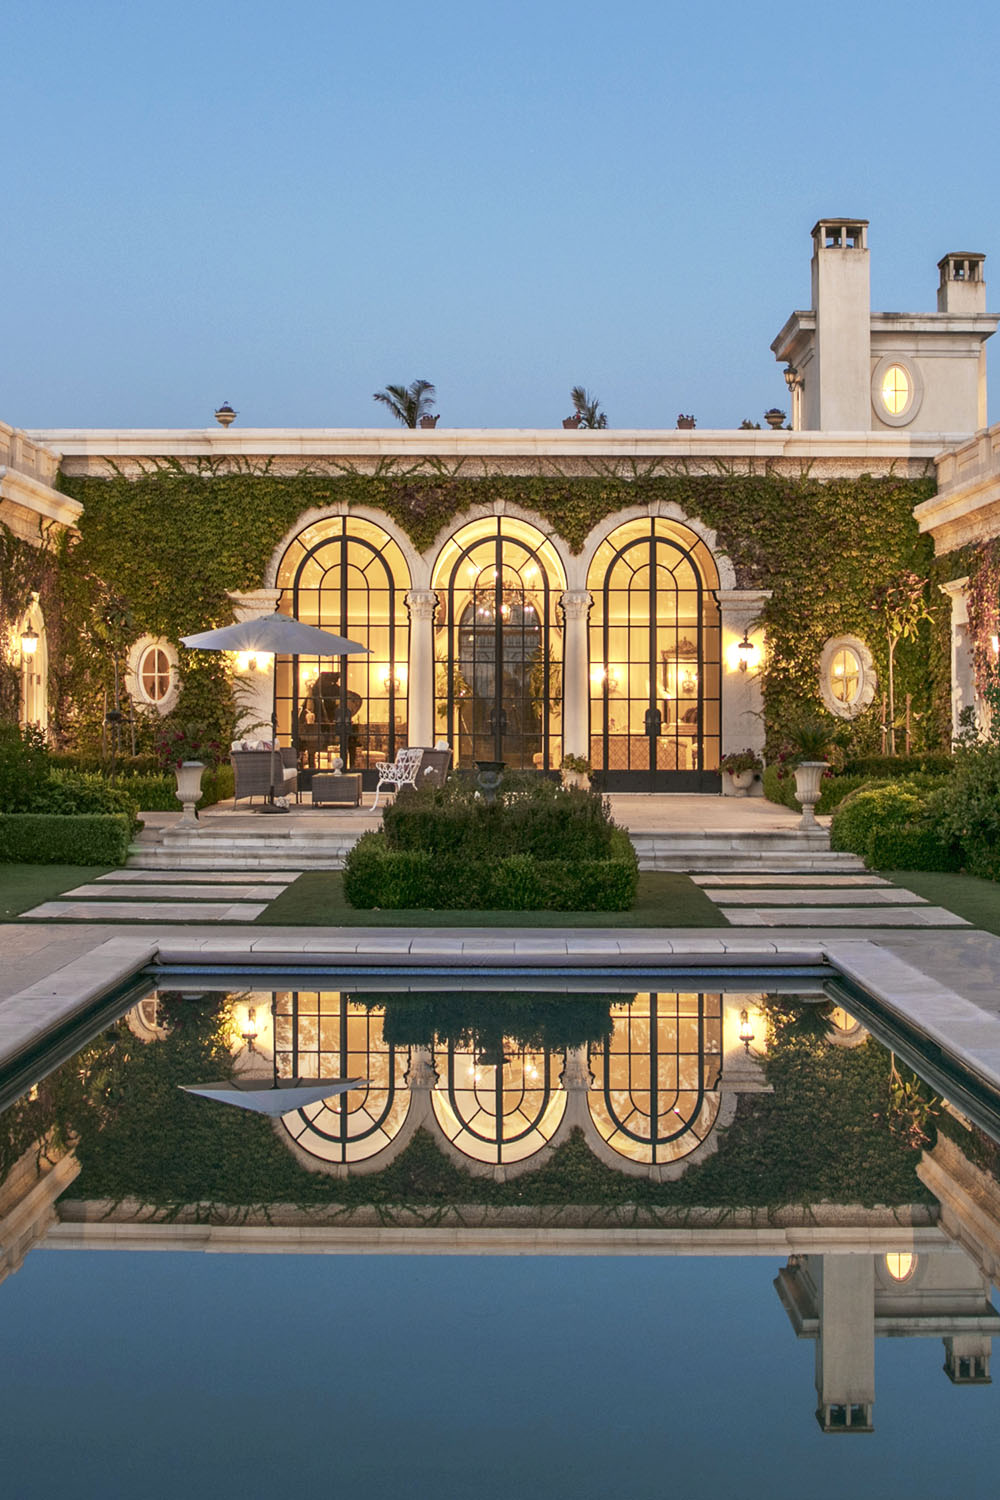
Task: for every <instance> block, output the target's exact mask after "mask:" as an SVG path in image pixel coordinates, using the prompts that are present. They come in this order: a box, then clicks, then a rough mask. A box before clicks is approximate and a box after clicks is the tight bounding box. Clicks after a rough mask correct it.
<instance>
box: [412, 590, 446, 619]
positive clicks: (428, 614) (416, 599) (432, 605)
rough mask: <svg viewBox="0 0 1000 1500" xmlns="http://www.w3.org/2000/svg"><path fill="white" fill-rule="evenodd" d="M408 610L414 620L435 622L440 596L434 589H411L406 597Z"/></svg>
mask: <svg viewBox="0 0 1000 1500" xmlns="http://www.w3.org/2000/svg"><path fill="white" fill-rule="evenodd" d="M406 604H407V608H408V609H409V611H410V618H411V619H413V620H433V618H434V611H435V610H436V609H437V604H438V596H437V594H436V593H435V592H434V590H433V589H409V590H408V591H407V595H406Z"/></svg>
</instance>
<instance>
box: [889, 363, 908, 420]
mask: <svg viewBox="0 0 1000 1500" xmlns="http://www.w3.org/2000/svg"><path fill="white" fill-rule="evenodd" d="M909 400H910V377H909V375H908V374H907V373H906V371H905V370H904V369H903V366H902V365H890V366H889V368H888V370H886V372H885V374H884V375H883V376H882V404H883V406H884V407H885V409H886V411H887V412H888V413H889V415H890V416H891V417H898V416H901V415H902V413H903V412H904V411H905V410H906V407H907V405H908V404H909Z"/></svg>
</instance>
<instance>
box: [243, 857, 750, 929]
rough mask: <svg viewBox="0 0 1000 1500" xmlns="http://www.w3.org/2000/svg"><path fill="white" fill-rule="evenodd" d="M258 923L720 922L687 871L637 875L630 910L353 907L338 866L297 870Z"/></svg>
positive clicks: (675, 924)
mask: <svg viewBox="0 0 1000 1500" xmlns="http://www.w3.org/2000/svg"><path fill="white" fill-rule="evenodd" d="M257 921H258V922H259V923H263V924H265V925H267V926H270V927H287V926H301V927H549V928H551V927H726V926H728V923H727V922H726V921H725V919H724V918H723V917H722V915H721V913H720V912H719V909H718V907H717V906H715V904H714V903H713V902H712V901H710V900H709V898H708V897H707V896H706V895H705V892H704V891H703V890H701V889H700V887H698V886H696V885H695V884H694V882H693V881H692V880H690V879H689V878H688V876H687V875H677V874H673V873H668V872H662V873H661V872H657V873H654V874H648V875H640V876H639V889H638V893H637V895H636V901H635V905H634V906H633V908H632V910H631V911H451V910H448V911H427V910H416V911H379V910H374V911H359V910H357V909H356V908H355V907H353V906H348V904H347V902H346V901H345V900H344V882H343V877H342V876H341V874H340V872H339V871H335V870H316V871H310V872H309V873H307V874H305V875H300V876H299V878H298V879H297V880H296V881H294V882H293V883H292V884H291V885H290V886H289V887H288V889H287V890H285V891H283V892H282V894H281V895H280V896H279V897H278V898H277V900H275V901H272V902H271V905H270V906H269V907H268V908H267V910H266V911H265V912H263V913H262V915H261V916H259V917H258V918H257Z"/></svg>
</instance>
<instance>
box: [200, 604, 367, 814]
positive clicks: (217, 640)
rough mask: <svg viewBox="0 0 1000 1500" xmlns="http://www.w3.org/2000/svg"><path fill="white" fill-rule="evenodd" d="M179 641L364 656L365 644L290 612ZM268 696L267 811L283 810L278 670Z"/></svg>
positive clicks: (280, 652) (213, 647)
mask: <svg viewBox="0 0 1000 1500" xmlns="http://www.w3.org/2000/svg"><path fill="white" fill-rule="evenodd" d="M181 641H182V642H183V644H184V645H185V646H188V647H189V648H190V649H191V650H193V651H248V652H258V651H259V652H260V653H261V654H265V653H266V654H267V655H270V656H356V655H358V654H362V653H363V654H364V655H366V656H367V654H368V647H367V646H362V645H360V644H359V643H358V642H357V641H349V640H347V638H346V637H345V636H342V635H334V634H332V632H331V631H329V630H320V629H319V628H318V627H317V626H316V625H304V624H303V623H302V621H301V620H295V619H293V618H292V616H291V615H283V614H279V613H278V612H277V611H275V613H274V614H273V615H260V616H258V617H257V618H256V619H253V620H240V621H239V623H238V624H236V625H222V626H220V628H219V629H218V630H203V631H202V632H201V633H200V634H199V635H182V636H181ZM272 681H273V692H272V700H271V790H270V792H269V794H268V799H267V804H266V806H267V810H268V811H269V812H278V811H281V812H284V811H285V810H286V809H284V808H281V809H279V808H277V807H276V805H275V801H274V784H275V756H276V755H277V753H278V752H277V748H276V747H277V743H278V673H277V670H275V671H274V673H273V676H272Z"/></svg>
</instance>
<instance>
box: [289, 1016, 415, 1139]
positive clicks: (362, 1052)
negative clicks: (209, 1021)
mask: <svg viewBox="0 0 1000 1500" xmlns="http://www.w3.org/2000/svg"><path fill="white" fill-rule="evenodd" d="M382 1014H383V1013H382V1011H381V1010H372V1011H369V1010H368V1009H367V1008H366V1007H365V1006H364V1005H357V1004H355V1003H354V1002H353V1001H351V1000H350V999H348V997H347V996H346V995H343V994H340V993H338V992H337V991H323V992H321V993H318V994H317V993H315V992H308V993H307V992H305V991H301V990H298V991H292V992H286V993H282V994H278V995H276V996H275V1017H274V1036H275V1062H276V1066H277V1070H278V1076H279V1077H280V1078H294V1077H298V1078H365V1079H367V1080H368V1082H367V1083H366V1084H364V1085H363V1086H362V1087H360V1088H357V1089H352V1090H351V1091H350V1093H347V1094H341V1095H338V1096H335V1097H334V1098H332V1099H327V1100H322V1101H321V1102H320V1103H318V1104H309V1105H306V1107H305V1108H304V1109H300V1110H296V1112H295V1113H294V1114H292V1115H286V1116H284V1126H285V1129H286V1130H287V1131H288V1133H289V1134H290V1135H291V1137H292V1139H293V1140H294V1141H296V1142H297V1143H298V1144H299V1145H300V1146H301V1147H302V1149H303V1150H304V1151H308V1152H309V1154H310V1155H311V1156H318V1157H321V1158H322V1159H323V1160H324V1161H332V1162H354V1161H365V1160H366V1159H367V1158H368V1157H370V1156H374V1155H375V1154H376V1153H377V1152H379V1151H381V1150H382V1149H383V1148H384V1147H385V1146H388V1144H389V1143H390V1141H392V1140H393V1138H394V1137H395V1136H396V1135H398V1134H399V1131H400V1130H401V1129H402V1126H403V1122H404V1120H405V1119H406V1113H407V1110H408V1109H409V1106H410V1095H409V1093H408V1092H407V1090H406V1089H405V1087H402V1085H403V1078H404V1075H405V1072H406V1067H407V1054H406V1053H405V1052H403V1051H401V1050H399V1049H397V1048H395V1047H393V1046H391V1045H389V1044H387V1043H386V1042H385V1041H384V1039H383V1036H382Z"/></svg>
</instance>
